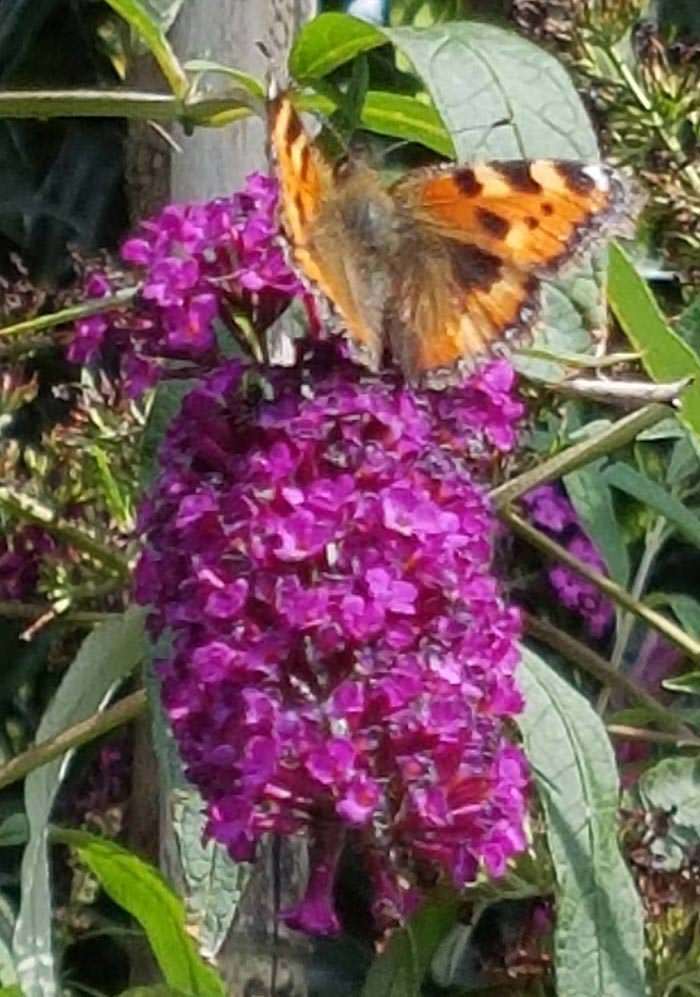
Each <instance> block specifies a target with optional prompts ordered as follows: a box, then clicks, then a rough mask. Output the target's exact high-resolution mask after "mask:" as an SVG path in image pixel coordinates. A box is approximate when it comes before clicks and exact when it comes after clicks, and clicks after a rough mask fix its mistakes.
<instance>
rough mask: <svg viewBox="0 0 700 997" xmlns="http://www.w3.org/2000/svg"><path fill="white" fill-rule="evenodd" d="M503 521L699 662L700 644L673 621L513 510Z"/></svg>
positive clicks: (502, 512) (506, 511) (504, 515)
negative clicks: (580, 559)
mask: <svg viewBox="0 0 700 997" xmlns="http://www.w3.org/2000/svg"><path fill="white" fill-rule="evenodd" d="M501 517H502V518H503V520H504V521H505V522H506V523H507V524H508V525H509V526H510V528H511V529H512V530H513V532H514V533H517V534H518V535H519V536H521V537H522V538H523V540H527V542H528V543H530V544H532V546H533V547H535V548H537V550H540V551H542V553H543V554H545V555H546V556H547V557H551V558H553V559H554V560H556V561H560V562H561V563H562V564H565V565H566V566H567V567H568V568H571V570H572V571H575V572H576V574H578V575H580V576H581V577H582V578H585V579H587V581H589V582H591V584H593V585H595V587H596V588H597V589H598V590H599V591H600V592H602V593H603V594H604V595H606V596H608V598H609V599H612V601H613V602H615V603H616V604H617V605H618V606H622V607H623V609H627V610H628V611H629V612H631V613H634V615H635V616H638V617H639V619H640V620H644V622H645V623H648V624H649V626H650V627H653V628H654V630H658V632H659V633H660V634H663V636H664V637H666V638H668V640H670V641H671V642H672V643H673V644H676V645H677V646H678V647H680V648H681V650H682V651H683V652H684V653H685V654H687V655H688V657H689V658H692V660H693V661H700V643H698V641H696V640H693V638H692V637H689V636H688V634H686V633H685V632H684V631H683V630H681V628H680V627H678V626H676V624H675V623H673V621H672V620H669V619H668V618H667V617H665V616H663V615H662V614H661V613H657V612H656V610H654V609H650V608H649V606H646V605H645V604H644V603H643V602H640V601H639V600H638V599H635V598H634V596H632V595H631V594H630V593H629V592H628V591H627V590H626V589H624V588H623V587H622V586H621V585H618V584H617V582H614V581H613V580H612V578H608V577H607V575H604V574H602V573H601V572H600V571H596V570H595V568H591V566H590V565H588V564H584V562H583V561H579V559H578V558H577V557H574V555H573V554H571V553H570V552H569V551H568V550H567V549H566V548H565V547H562V546H561V545H560V544H558V543H556V542H555V541H554V540H551V539H550V538H549V537H548V536H545V534H544V533H540V531H539V530H537V529H535V527H534V526H532V525H531V524H530V523H528V522H527V520H526V519H523V517H522V516H520V515H518V513H517V512H514V511H513V510H512V509H502V510H501Z"/></svg>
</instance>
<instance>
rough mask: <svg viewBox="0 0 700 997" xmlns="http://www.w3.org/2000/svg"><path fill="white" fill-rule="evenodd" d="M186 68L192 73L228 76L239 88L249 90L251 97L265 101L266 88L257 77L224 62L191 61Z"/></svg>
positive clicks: (186, 64)
mask: <svg viewBox="0 0 700 997" xmlns="http://www.w3.org/2000/svg"><path fill="white" fill-rule="evenodd" d="M184 68H185V69H186V70H187V71H188V72H190V73H214V74H218V75H220V76H226V77H228V79H230V80H232V81H233V82H234V83H235V84H236V85H237V86H238V87H242V88H243V89H244V90H247V91H248V93H249V94H250V95H251V97H259V98H260V99H261V100H264V99H265V87H264V86H263V85H262V83H261V82H260V80H259V79H258V78H257V77H256V76H251V74H250V73H244V72H243V70H242V69H235V68H234V67H233V66H227V65H225V64H224V63H222V62H215V61H214V60H213V59H190V60H189V61H188V62H186V63H185V65H184Z"/></svg>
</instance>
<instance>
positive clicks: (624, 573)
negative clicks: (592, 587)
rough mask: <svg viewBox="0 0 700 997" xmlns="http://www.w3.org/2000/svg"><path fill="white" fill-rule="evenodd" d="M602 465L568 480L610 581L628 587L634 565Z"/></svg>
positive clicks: (589, 468) (570, 496)
mask: <svg viewBox="0 0 700 997" xmlns="http://www.w3.org/2000/svg"><path fill="white" fill-rule="evenodd" d="M600 466H601V462H600V461H597V462H596V463H595V464H590V465H588V466H587V467H583V468H581V469H580V470H579V471H573V472H572V473H571V474H567V475H566V477H565V478H564V484H565V485H566V490H567V492H568V494H569V498H570V499H571V502H572V504H573V506H574V509H575V510H576V514H577V515H578V517H579V519H580V520H581V523H582V525H583V528H584V530H585V531H586V533H587V534H588V536H589V537H590V538H591V540H593V541H594V542H595V544H596V546H597V547H598V549H599V550H600V553H601V554H602V557H603V560H604V561H605V565H606V567H607V569H608V572H609V574H610V577H611V578H613V579H614V580H615V581H616V582H619V584H620V585H627V583H628V581H629V576H630V562H629V555H628V553H627V547H626V545H625V542H624V540H623V537H622V531H621V529H620V526H619V524H618V522H617V517H616V516H615V508H614V506H613V501H612V494H611V492H610V488H609V487H608V485H607V484H606V483H605V481H603V480H602V479H601V475H600Z"/></svg>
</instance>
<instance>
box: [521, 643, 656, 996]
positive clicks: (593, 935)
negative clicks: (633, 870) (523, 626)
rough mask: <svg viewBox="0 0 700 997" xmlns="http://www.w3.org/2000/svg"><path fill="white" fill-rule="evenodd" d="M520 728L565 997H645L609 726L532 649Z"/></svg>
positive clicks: (638, 921) (636, 905)
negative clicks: (542, 827)
mask: <svg viewBox="0 0 700 997" xmlns="http://www.w3.org/2000/svg"><path fill="white" fill-rule="evenodd" d="M520 684H521V687H522V689H523V692H524V695H525V704H526V705H525V712H524V713H523V714H522V716H521V717H520V718H519V725H520V728H521V730H522V733H523V739H524V746H525V751H526V754H527V757H528V759H529V762H530V765H531V767H532V772H533V777H534V780H535V785H536V787H537V792H538V795H539V798H540V801H541V803H542V807H543V809H544V812H545V816H546V820H547V825H546V826H547V840H548V843H549V849H550V852H551V854H552V860H553V862H554V867H555V873H556V878H557V895H556V908H557V915H556V931H555V942H554V964H555V967H556V980H557V995H558V997H640V994H643V993H644V990H645V984H644V968H643V967H644V960H643V921H642V908H641V904H640V901H639V897H638V896H637V893H636V890H635V888H634V884H633V882H632V877H631V876H630V873H629V870H628V869H627V866H626V865H625V862H624V859H623V858H622V856H621V854H620V851H619V847H618V842H617V807H618V797H619V783H618V777H617V767H616V764H615V756H614V754H613V751H612V747H611V745H610V741H609V739H608V735H607V733H606V731H605V727H604V726H603V722H602V720H601V718H600V717H599V716H598V714H597V713H596V712H595V710H594V709H593V708H592V707H591V705H590V704H589V703H588V701H587V700H586V699H585V698H584V697H583V696H582V695H581V694H580V693H579V692H577V691H576V690H575V689H573V688H572V687H571V686H570V685H569V684H568V683H567V682H565V681H564V680H563V679H562V678H560V677H559V675H557V674H556V672H555V671H554V670H553V669H552V668H550V667H549V666H548V665H547V664H546V662H545V661H544V660H543V659H542V658H540V657H539V656H538V655H537V654H535V653H534V652H533V651H531V650H530V649H529V648H525V647H524V648H523V665H522V667H521V670H520Z"/></svg>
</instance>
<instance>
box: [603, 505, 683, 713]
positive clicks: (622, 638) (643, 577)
mask: <svg viewBox="0 0 700 997" xmlns="http://www.w3.org/2000/svg"><path fill="white" fill-rule="evenodd" d="M665 532H666V520H665V518H664V517H663V516H659V517H658V518H657V519H656V520H655V522H654V525H653V526H652V528H651V529H650V530H649V532H648V533H647V536H646V541H645V544H644V552H643V554H642V556H641V559H640V561H639V567H638V568H637V572H636V574H635V576H634V581H633V582H632V589H631V593H632V598H633V599H641V598H642V595H643V594H644V589H645V588H646V584H647V579H648V578H649V574H650V572H651V569H652V567H653V564H654V561H655V560H656V556H657V554H658V553H659V551H660V550H661V548H662V547H663V543H664V539H665V537H664V534H665ZM634 620H635V617H634V614H633V613H622V614H621V616H620V619H619V621H618V628H617V636H616V637H615V645H614V647H613V651H612V654H611V655H610V664H611V665H612V667H613V668H614V669H615V670H616V671H618V670H619V669H620V666H621V664H622V660H623V658H624V656H625V651H626V650H627V644H628V643H629V639H630V636H631V634H632V629H633V627H634ZM609 698H610V690H609V689H603V691H602V692H601V694H600V698H599V699H598V711H599V712H600V713H603V712H604V711H605V708H606V706H607V705H608V699H609Z"/></svg>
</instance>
